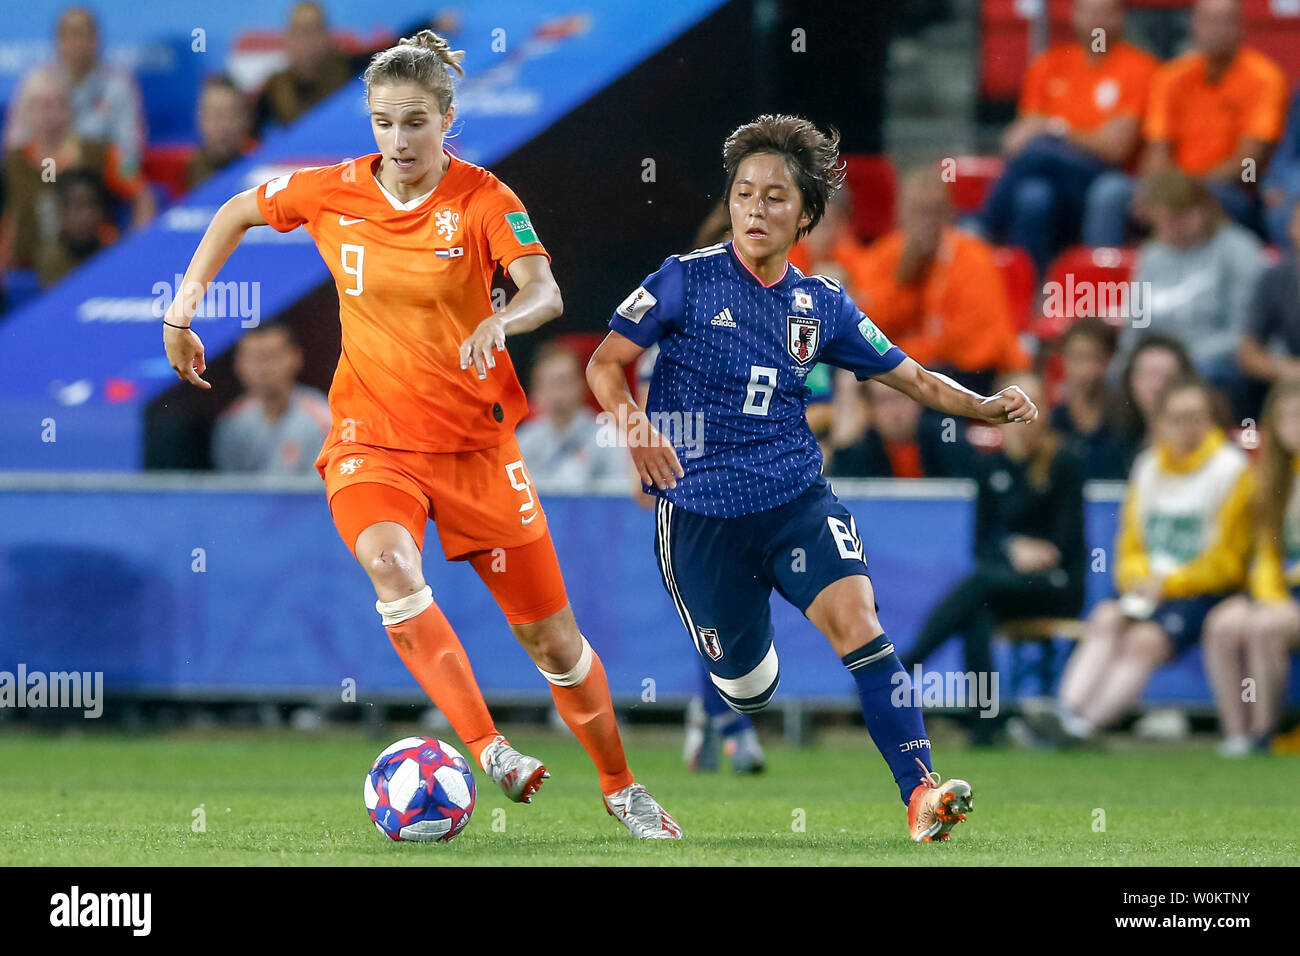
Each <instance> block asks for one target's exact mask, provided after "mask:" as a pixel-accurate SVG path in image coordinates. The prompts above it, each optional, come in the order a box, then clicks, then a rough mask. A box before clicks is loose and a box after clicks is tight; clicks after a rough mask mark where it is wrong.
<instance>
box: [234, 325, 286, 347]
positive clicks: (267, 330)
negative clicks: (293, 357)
mask: <svg viewBox="0 0 1300 956" xmlns="http://www.w3.org/2000/svg"><path fill="white" fill-rule="evenodd" d="M274 332H278V333H280V334H281V335H283V336H284V342H285V344H286V345H288V346H290V347H291V348H298V336H296V335H294V333H293V328H292V327H291V326H290V325H289V323H287V322H262V323H260V324H258V325H254V326H252V327H251V328H249V329H246V330H245V331H244V334H243V336H241V338H243V339H247V338H252V337H253V336H255V335H268V334H271V333H274Z"/></svg>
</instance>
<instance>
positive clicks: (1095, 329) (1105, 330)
mask: <svg viewBox="0 0 1300 956" xmlns="http://www.w3.org/2000/svg"><path fill="white" fill-rule="evenodd" d="M1080 337H1082V338H1085V339H1089V340H1091V341H1093V342H1096V343H1097V344H1098V345H1100V346H1101V347H1102V350H1103V351H1105V353H1106V356H1107V358H1110V357H1113V356H1114V355H1115V352H1116V350H1117V349H1118V348H1119V330H1118V329H1116V328H1115V326H1113V325H1111V324H1110V323H1109V322H1107V321H1106V320H1105V319H1100V318H1097V316H1095V315H1090V316H1085V317H1084V318H1082V319H1076V320H1075V321H1074V322H1071V323H1070V326H1069V328H1067V329H1066V330H1065V334H1064V335H1062V336H1061V348H1062V349H1064V348H1065V346H1066V345H1067V344H1069V342H1070V340H1071V339H1077V338H1080Z"/></svg>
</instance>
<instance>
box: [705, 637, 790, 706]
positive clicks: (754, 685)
mask: <svg viewBox="0 0 1300 956" xmlns="http://www.w3.org/2000/svg"><path fill="white" fill-rule="evenodd" d="M780 673H781V662H780V661H779V660H777V656H776V645H775V644H769V645H768V646H767V653H766V654H765V655H764V656H763V659H762V660H761V661H759V662H758V666H757V667H755V668H754V669H753V670H752V671H750V672H749V673H748V674H744V675H742V676H740V677H730V678H729V677H719V676H718V675H717V674H710V675H709V676H710V677H711V678H712V679H713V683H714V684H715V685H716V686H717V688H718V689H719V690H720V691H722V692H723V693H724V694H726V695H727V696H728V697H733V698H735V699H736V700H739V701H746V700H749V699H751V698H754V697H759V696H761V695H762V694H763V693H764V692H766V691H767V689H768V688H770V687H771V686H772V684H773V683H774V682H775V681H776V679H777V677H778V675H779V674H780Z"/></svg>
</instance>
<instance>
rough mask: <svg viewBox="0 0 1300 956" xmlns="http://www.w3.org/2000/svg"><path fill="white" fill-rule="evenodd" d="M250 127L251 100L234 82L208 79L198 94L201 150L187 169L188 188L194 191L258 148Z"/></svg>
mask: <svg viewBox="0 0 1300 956" xmlns="http://www.w3.org/2000/svg"><path fill="white" fill-rule="evenodd" d="M251 125H252V116H251V111H250V110H249V106H248V100H246V99H245V98H244V93H243V91H242V90H240V88H239V87H238V86H236V85H235V81H234V80H232V79H231V78H230V77H228V76H212V77H209V78H208V80H207V82H205V83H204V84H203V91H202V92H201V93H200V94H199V110H198V127H199V148H198V150H196V151H195V153H194V155H193V156H192V157H191V158H190V161H189V163H188V165H187V166H186V167H185V187H186V188H187V189H193V188H194V187H195V186H197V185H198V184H199V183H201V182H203V180H205V179H207V178H208V177H209V176H211V175H212V174H213V173H218V172H220V171H221V170H223V169H225V168H226V167H227V166H229V165H230V164H231V163H233V162H234V161H235V160H237V159H238V158H239V157H240V156H242V155H244V153H246V152H248V151H249V150H250V149H252V148H253V147H254V146H256V145H257V144H256V142H255V141H254V140H253V139H252V137H250V136H249V130H250V127H251Z"/></svg>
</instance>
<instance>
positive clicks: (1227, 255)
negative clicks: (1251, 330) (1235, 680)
mask: <svg viewBox="0 0 1300 956" xmlns="http://www.w3.org/2000/svg"><path fill="white" fill-rule="evenodd" d="M1139 195H1140V199H1141V201H1142V207H1143V210H1144V212H1145V214H1146V215H1147V216H1148V217H1149V218H1150V220H1151V223H1152V226H1153V227H1154V230H1155V235H1154V236H1153V237H1152V238H1151V239H1149V240H1148V241H1147V242H1146V243H1145V244H1144V245H1143V246H1142V249H1141V250H1140V251H1139V253H1138V259H1137V263H1136V266H1135V267H1134V270H1133V279H1134V280H1135V281H1136V282H1138V283H1139V286H1138V295H1139V297H1140V298H1139V299H1138V301H1139V302H1140V303H1143V308H1139V309H1136V310H1134V315H1132V316H1130V319H1131V320H1133V321H1132V324H1130V325H1129V327H1128V328H1126V329H1125V332H1124V335H1123V337H1122V340H1121V352H1122V354H1123V355H1125V356H1127V354H1128V353H1129V352H1131V351H1132V349H1133V347H1134V345H1136V344H1137V342H1138V341H1139V340H1140V339H1141V338H1142V337H1143V335H1146V334H1153V333H1154V334H1161V335H1167V336H1169V337H1171V338H1173V339H1176V340H1177V341H1179V342H1181V343H1182V344H1183V346H1184V347H1185V348H1186V349H1187V352H1188V354H1189V355H1190V356H1191V359H1192V362H1193V364H1194V365H1195V366H1196V370H1197V371H1198V372H1199V373H1200V374H1201V375H1203V376H1205V377H1206V378H1208V379H1210V381H1211V382H1213V383H1214V384H1215V385H1216V386H1218V387H1219V388H1221V389H1223V390H1224V391H1225V392H1227V393H1228V394H1229V395H1230V396H1231V397H1232V398H1233V403H1234V405H1241V404H1244V403H1245V401H1246V399H1245V398H1244V397H1243V390H1244V389H1245V387H1246V379H1245V376H1244V375H1243V373H1242V370H1241V369H1240V367H1239V366H1238V365H1237V359H1236V353H1237V347H1238V345H1239V344H1240V342H1241V338H1242V335H1243V333H1244V331H1245V326H1246V316H1247V314H1248V309H1249V305H1250V299H1251V295H1252V293H1253V290H1254V288H1255V283H1256V281H1257V280H1258V278H1259V275H1260V273H1261V272H1262V271H1263V270H1264V267H1265V265H1266V263H1265V259H1264V249H1263V246H1262V245H1261V244H1260V241H1259V239H1257V238H1256V237H1255V236H1254V234H1252V233H1251V232H1250V231H1248V230H1246V229H1244V228H1242V227H1241V226H1238V225H1236V224H1235V223H1233V222H1231V221H1230V220H1228V219H1227V217H1225V216H1224V214H1223V210H1222V209H1221V208H1220V207H1219V204H1218V201H1217V200H1216V199H1215V198H1214V195H1213V193H1211V192H1210V190H1209V188H1208V187H1207V186H1206V185H1205V183H1204V181H1202V180H1200V179H1198V178H1196V177H1193V176H1188V175H1187V174H1186V173H1183V172H1181V171H1178V170H1170V171H1167V172H1162V173H1157V174H1155V175H1153V176H1151V177H1149V178H1147V179H1146V180H1144V181H1143V183H1142V185H1141V187H1140V194H1139ZM1142 311H1145V314H1140V313H1141V312H1142ZM1139 324H1141V325H1142V326H1143V327H1137V326H1138V325H1139Z"/></svg>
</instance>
